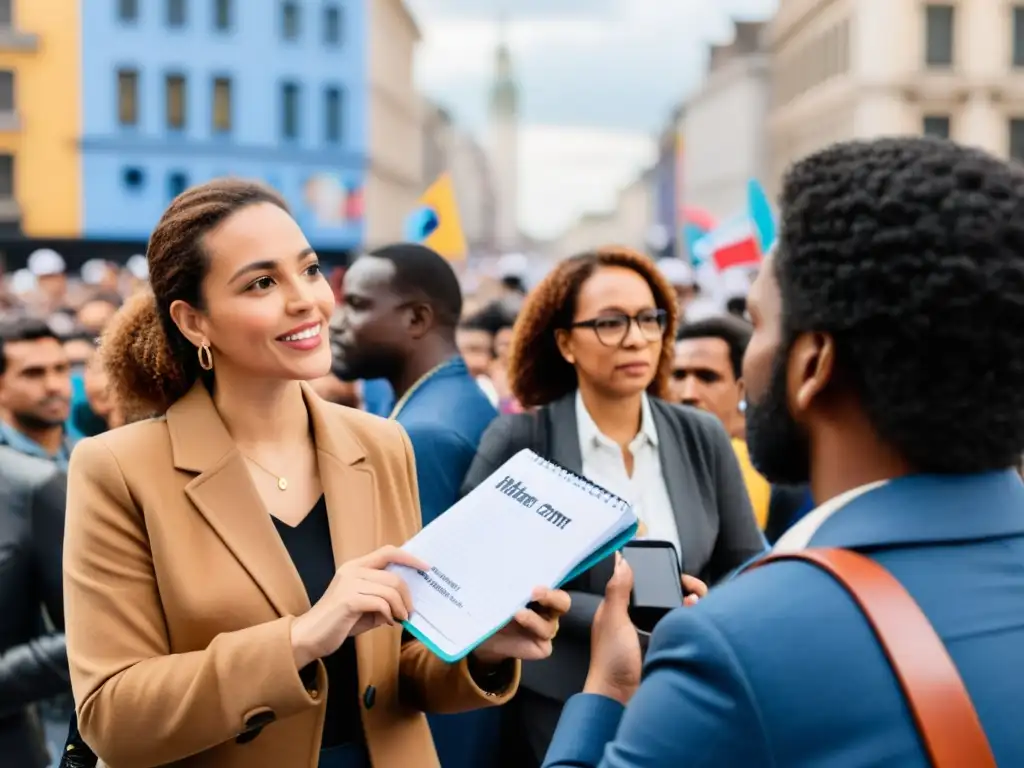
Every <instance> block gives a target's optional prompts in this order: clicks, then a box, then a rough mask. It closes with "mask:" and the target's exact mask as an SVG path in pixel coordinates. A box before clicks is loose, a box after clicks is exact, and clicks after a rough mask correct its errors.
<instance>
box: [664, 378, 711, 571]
mask: <svg viewBox="0 0 1024 768" xmlns="http://www.w3.org/2000/svg"><path fill="white" fill-rule="evenodd" d="M650 403H651V414H652V416H653V417H654V426H655V429H657V431H658V458H659V460H660V462H661V476H662V477H663V478H664V479H665V489H666V491H667V492H668V500H669V503H671V505H672V515H673V517H674V518H675V521H676V530H677V531H678V533H679V546H680V547H681V548H682V552H681V553H680V555H681V557H680V559H681V560H682V566H683V572H684V573H691V572H692V571H687V570H686V569H687V565H688V564H689V563H694V562H698V561H699V560H700V558H698V557H697V554H696V553H695V552H694V551H693V543H694V542H695V541H701V540H702V538H703V537H705V536H706V534H705V533H703V532H701V531H697V530H696V529H695V527H694V526H695V525H696V524H697V521H696V520H695V519H694V518H693V516H692V515H690V514H687V507H688V505H689V504H692V503H693V499H694V498H699V496H697V495H696V494H695V493H694V491H693V489H696V488H697V478H696V477H695V476H694V474H693V469H692V464H691V462H689V461H687V457H686V453H685V451H686V449H685V447H684V445H683V443H684V440H683V436H682V435H681V434H679V430H678V428H677V426H676V423H675V420H674V419H671V418H669V415H668V414H667V413H665V410H666V406H665V404H664V403H663V402H662V401H661V400H658V399H656V398H651V399H650Z"/></svg>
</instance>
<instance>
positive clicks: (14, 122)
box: [0, 109, 21, 133]
mask: <svg viewBox="0 0 1024 768" xmlns="http://www.w3.org/2000/svg"><path fill="white" fill-rule="evenodd" d="M20 130H21V117H20V116H19V115H18V113H17V111H16V110H13V109H8V110H0V133H15V132H17V131H20Z"/></svg>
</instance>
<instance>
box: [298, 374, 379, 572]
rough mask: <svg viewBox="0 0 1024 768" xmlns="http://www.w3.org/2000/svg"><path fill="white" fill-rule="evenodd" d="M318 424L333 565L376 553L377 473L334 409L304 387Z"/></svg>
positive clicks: (316, 437) (316, 433)
mask: <svg viewBox="0 0 1024 768" xmlns="http://www.w3.org/2000/svg"><path fill="white" fill-rule="evenodd" d="M303 393H304V394H305V397H306V407H307V408H308V409H309V414H310V421H311V422H312V424H313V439H314V440H315V441H316V449H317V462H318V464H319V469H320V482H321V483H322V484H323V487H324V496H325V497H326V500H327V515H328V517H329V518H330V524H331V545H332V547H333V549H334V563H335V565H336V566H338V567H340V566H341V565H342V564H343V563H346V562H348V561H349V560H352V559H354V558H357V557H362V556H363V555H365V554H368V553H369V552H372V551H373V550H374V549H376V548H377V541H378V540H379V539H378V531H377V509H376V508H377V499H376V494H375V484H374V476H373V469H372V468H371V467H370V466H369V464H367V463H366V462H365V461H363V459H364V458H365V454H364V453H363V450H362V447H361V446H360V445H359V443H358V442H357V441H356V439H355V436H353V435H352V434H351V433H350V432H349V431H348V430H347V429H346V428H345V426H344V423H343V422H342V421H341V420H339V419H338V418H336V414H332V413H331V412H330V409H332V408H333V407H334V406H330V405H328V404H327V403H325V402H324V401H323V400H321V399H320V398H319V397H317V395H316V394H314V393H313V392H312V390H310V389H309V388H308V387H306V386H305V385H303Z"/></svg>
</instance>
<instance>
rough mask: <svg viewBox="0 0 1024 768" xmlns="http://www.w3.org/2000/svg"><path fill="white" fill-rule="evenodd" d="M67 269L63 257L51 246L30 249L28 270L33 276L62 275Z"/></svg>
mask: <svg viewBox="0 0 1024 768" xmlns="http://www.w3.org/2000/svg"><path fill="white" fill-rule="evenodd" d="M66 270H67V265H66V264H65V263H64V257H63V256H61V255H60V254H59V253H57V252H56V251H55V250H53V249H52V248H40V249H39V250H37V251H32V253H31V254H29V257H28V271H29V272H31V273H32V274H33V275H34V276H35V277H49V276H51V275H63V274H64V272H65V271H66Z"/></svg>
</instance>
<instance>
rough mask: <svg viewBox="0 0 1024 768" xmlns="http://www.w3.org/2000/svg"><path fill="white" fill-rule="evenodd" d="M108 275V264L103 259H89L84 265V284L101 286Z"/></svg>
mask: <svg viewBox="0 0 1024 768" xmlns="http://www.w3.org/2000/svg"><path fill="white" fill-rule="evenodd" d="M106 274H107V262H105V261H104V260H103V259H89V260H88V261H87V262H85V263H84V264H83V265H82V282H84V283H85V284H86V285H99V284H100V283H102V282H103V278H104V277H105V276H106Z"/></svg>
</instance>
